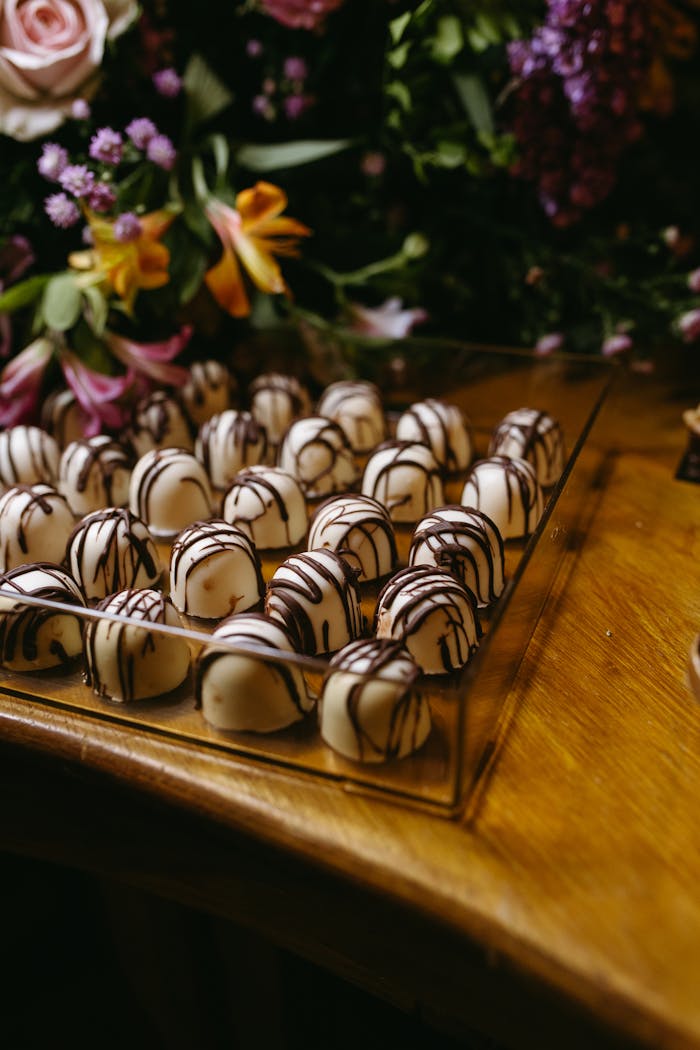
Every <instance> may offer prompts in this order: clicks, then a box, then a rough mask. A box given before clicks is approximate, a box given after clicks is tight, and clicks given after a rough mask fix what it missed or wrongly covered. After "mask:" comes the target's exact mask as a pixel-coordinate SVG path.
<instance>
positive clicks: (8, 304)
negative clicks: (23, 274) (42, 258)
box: [0, 274, 51, 314]
mask: <svg viewBox="0 0 700 1050" xmlns="http://www.w3.org/2000/svg"><path fill="white" fill-rule="evenodd" d="M50 279H51V275H50V274H36V275H35V276H34V277H28V278H27V280H26V281H20V282H19V284H14V285H13V286H12V287H11V288H8V289H7V291H6V292H3V293H2V295H0V313H5V314H11V313H12V312H13V311H14V310H21V309H22V307H23V306H29V304H30V303H33V302H34V300H35V299H37V298H38V297H39V296H40V295H41V293H42V291H43V290H44V288H45V286H46V283H47V282H48V281H49V280H50Z"/></svg>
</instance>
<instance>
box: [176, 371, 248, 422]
mask: <svg viewBox="0 0 700 1050" xmlns="http://www.w3.org/2000/svg"><path fill="white" fill-rule="evenodd" d="M235 390H236V380H235V378H234V376H233V375H232V373H231V372H230V371H229V369H228V368H227V367H226V365H224V364H222V363H221V362H220V361H213V360H212V361H195V362H194V363H193V364H192V365H190V368H189V378H188V379H187V381H186V383H185V384H184V386H182V387H180V388H179V390H178V398H179V400H180V403H181V405H182V407H183V408H184V410H185V414H186V415H187V418H188V419H189V421H190V423H191V424H192V426H193V427H194V429H195V430H196V429H197V428H199V427H200V426H201V425H202V423H204V422H206V420H207V419H211V417H212V416H215V415H218V413H219V412H225V411H226V409H227V408H231V404H232V401H233V396H234V393H235Z"/></svg>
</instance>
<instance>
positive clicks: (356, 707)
mask: <svg viewBox="0 0 700 1050" xmlns="http://www.w3.org/2000/svg"><path fill="white" fill-rule="evenodd" d="M397 661H400V663H401V665H402V667H403V668H404V669H405V674H404V675H403V679H402V680H401V679H398V678H396V679H395V678H391V679H390V680H387V690H391V691H392V692H394V696H393V698H392V701H391V702H392V709H391V718H390V721H389V732H388V733H387V737H386V740H384V741H378V740H374V739H373V738H372V737H371V736H370V734H369V733H368V732H367V730H366V729H365V727H364V726H363V724H362V716H361V707H362V701H363V699H364V695H365V693H366V691H367V689H368V687H370V686H371V687H373V692H374V691H375V683H374V682H373V681H372V679H371V678H370V677H367V678H365V677H358V678H357V680H356V681H355V683H354V684H353V685H351V686H350V687H349V689H348V695H347V700H346V710H347V715H348V720H349V722H350V725H351V726H352V728H353V732H354V733H355V739H356V741H357V750H358V753H359V757H360V761H363V760H364V759H365V758H366V756H367V754H372V755H377V756H379V757H381V758H382V759H385V760H389V759H392V758H396V757H397V755H398V754H399V752H400V750H401V741H402V740H403V738H404V733H405V731H406V727H407V726H410V732H411V743H410V751H415V750H416V744H417V732H418V726H419V724H420V714H421V709H422V707H423V705H424V704H425V703H427V701H426V700H425V698H424V697H423V695H422V694H421V693H420V691H419V690H417V689H416V688H415V683H416V680H417V678H418V677H419V674H420V668H419V667H418V665H417V664H416V663H415V661H414V660H413V658H412V657H411V655H410V653H409V652H408V650H407V649H406V647H405V646H404V645H403V643H402V642H399V641H396V640H395V639H393V638H363V639H359V640H358V641H356V642H351V643H350V644H349V645H346V646H345V647H344V648H343V649H341V650H340V652H338V653H336V654H335V656H333V657H332V658H331V661H330V663H329V666H328V671H327V673H326V675H325V679H324V690H325V689H327V688H328V683H329V682H330V681H331V679H332V676H333V673H334V672H338V671H347V672H350V673H353V672H354V673H356V674H358V675H360V674H361V675H367V676H371V675H380V676H381V674H382V672H383V671H385V670H386V668H387V667H388V666H390V665H391V664H394V665H396V663H397Z"/></svg>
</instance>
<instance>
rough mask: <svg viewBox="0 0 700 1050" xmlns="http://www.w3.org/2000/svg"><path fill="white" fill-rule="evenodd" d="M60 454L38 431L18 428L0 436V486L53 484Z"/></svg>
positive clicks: (45, 435) (11, 428)
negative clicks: (41, 482)
mask: <svg viewBox="0 0 700 1050" xmlns="http://www.w3.org/2000/svg"><path fill="white" fill-rule="evenodd" d="M60 458H61V450H60V449H59V447H58V444H57V443H56V441H55V440H54V439H53V438H52V437H51V435H50V434H47V433H46V431H45V430H41V428H40V427H32V426H25V425H24V424H21V423H20V424H18V425H17V426H14V427H9V428H8V429H7V430H3V431H2V432H0V482H1V483H2V484H3V485H4V486H5V488H10V487H11V486H12V485H36V483H37V481H45V482H47V483H48V484H49V485H55V484H56V478H57V477H58V462H59V459H60Z"/></svg>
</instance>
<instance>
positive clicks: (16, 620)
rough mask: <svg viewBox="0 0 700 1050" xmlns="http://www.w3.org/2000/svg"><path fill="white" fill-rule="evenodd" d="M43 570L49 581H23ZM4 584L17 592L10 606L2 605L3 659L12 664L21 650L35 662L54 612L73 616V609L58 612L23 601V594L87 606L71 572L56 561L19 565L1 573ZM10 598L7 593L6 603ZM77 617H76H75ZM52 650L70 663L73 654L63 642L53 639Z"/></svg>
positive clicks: (0, 584)
mask: <svg viewBox="0 0 700 1050" xmlns="http://www.w3.org/2000/svg"><path fill="white" fill-rule="evenodd" d="M37 571H41V572H42V573H43V576H44V578H45V579H46V582H45V583H42V584H40V585H38V586H36V585H34V586H32V587H31V588H30V587H28V586H27V585H26V581H25V582H23V577H28V576H29V575H30V574H32V573H34V572H37ZM0 587H1V588H2V589H3V590H11V591H15V592H16V593H17V602H16V603H15V604H14V605H12V606H10V608H9V609H0V660H1V662H2V663H3V664H4V665H6V666H12V663H13V662H14V660H15V658H16V656H17V653H18V652H20V653H21V656H22V659H23V660H25V661H27V662H28V663H30V662H31V663H33V662H34V661H36V659H37V658H38V656H39V631H40V630H41V628H42V627H43V626H44V624H46V623H48V622H49V621H50V620H51V619H53V617H54V616H58V617H61V616H66V617H68V616H70V614H69V613H65V612H57V611H55V610H54V609H50V608H40V607H39V606H35V605H31V606H30V605H23V604H22V600H21V598H22V595H24V594H26V595H31V596H32V597H33V598H40V599H42V600H43V601H54V602H62V603H64V604H66V605H75V606H78V607H83V605H84V602H83V600H82V598H81V596H80V592H79V590H78V586H77V584H76V583H75V581H74V580H73V579H71V577H70V575H69V574H68V573H67V572H66V571H65V570H64V569H62V568H61V567H60V566H59V565H54V564H53V563H52V562H35V563H33V564H32V565H29V566H27V565H19V566H17V568H15V569H10V571H9V572H4V573H0ZM9 600H10V599H8V598H5V597H3V598H2V599H1V601H2V603H4V602H6V601H9ZM71 618H73V617H71ZM74 618H75V620H76V621H77V623H78V626H79V628H80V631H81V632H82V629H83V622H82V619H81V618H80V616H75V617H74ZM49 651H50V652H51V653H53V654H54V655H55V656H56V657H57V658H58V661H59V663H60V664H62V665H65V664H68V663H69V662H70V661H71V660H72V659H73V657H71V656H69V655H68V653H66V650H65V649H64V648H63V646H62V645H60V644H59V643H51V644H50V646H49Z"/></svg>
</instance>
